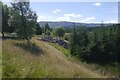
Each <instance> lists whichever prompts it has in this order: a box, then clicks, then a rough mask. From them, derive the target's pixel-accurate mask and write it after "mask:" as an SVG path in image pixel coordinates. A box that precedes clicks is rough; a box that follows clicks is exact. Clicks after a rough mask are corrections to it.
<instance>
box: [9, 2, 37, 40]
mask: <svg viewBox="0 0 120 80" xmlns="http://www.w3.org/2000/svg"><path fill="white" fill-rule="evenodd" d="M11 4H12V8H13V11H12V15H11V19H10V22H11V25H12V26H15V28H16V33H17V35H18V36H19V37H21V38H23V39H26V40H28V42H29V39H30V38H31V37H32V36H33V34H35V27H36V22H37V15H36V13H34V12H33V11H32V10H31V9H30V3H29V2H22V1H21V0H18V1H15V2H13V3H11Z"/></svg>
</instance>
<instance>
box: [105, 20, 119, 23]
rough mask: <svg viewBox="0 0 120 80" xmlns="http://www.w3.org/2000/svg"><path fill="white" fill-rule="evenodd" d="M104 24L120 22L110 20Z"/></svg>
mask: <svg viewBox="0 0 120 80" xmlns="http://www.w3.org/2000/svg"><path fill="white" fill-rule="evenodd" d="M104 23H118V20H109V21H105V22H104Z"/></svg>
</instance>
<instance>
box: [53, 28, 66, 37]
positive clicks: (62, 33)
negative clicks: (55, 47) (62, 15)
mask: <svg viewBox="0 0 120 80" xmlns="http://www.w3.org/2000/svg"><path fill="white" fill-rule="evenodd" d="M55 34H56V36H59V37H63V36H64V34H65V30H64V28H62V27H61V28H57V29H56V31H55Z"/></svg>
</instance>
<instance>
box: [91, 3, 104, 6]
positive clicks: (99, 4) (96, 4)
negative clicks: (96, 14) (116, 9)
mask: <svg viewBox="0 0 120 80" xmlns="http://www.w3.org/2000/svg"><path fill="white" fill-rule="evenodd" d="M93 5H94V6H101V5H102V4H101V3H94V4H93Z"/></svg>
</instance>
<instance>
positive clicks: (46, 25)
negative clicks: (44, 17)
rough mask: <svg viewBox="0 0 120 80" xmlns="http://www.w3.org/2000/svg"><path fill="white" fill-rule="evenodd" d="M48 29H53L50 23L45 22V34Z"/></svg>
mask: <svg viewBox="0 0 120 80" xmlns="http://www.w3.org/2000/svg"><path fill="white" fill-rule="evenodd" d="M48 30H49V31H50V30H51V29H50V27H49V25H48V23H47V22H46V24H45V34H46V33H47V31H48Z"/></svg>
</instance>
